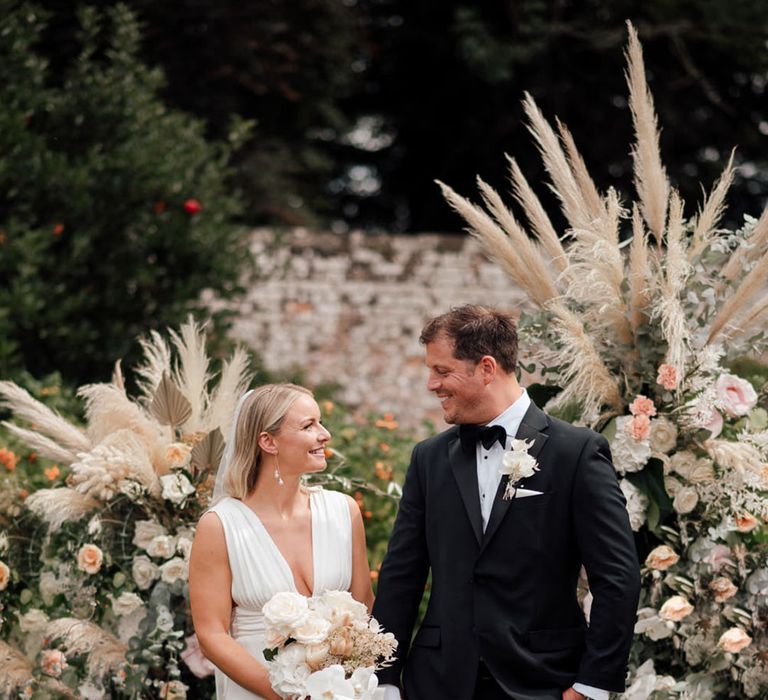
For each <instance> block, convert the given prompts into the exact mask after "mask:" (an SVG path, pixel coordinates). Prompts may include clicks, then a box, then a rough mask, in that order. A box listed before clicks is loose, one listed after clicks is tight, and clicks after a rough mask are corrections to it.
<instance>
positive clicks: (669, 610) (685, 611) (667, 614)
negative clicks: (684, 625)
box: [659, 595, 693, 622]
mask: <svg viewBox="0 0 768 700" xmlns="http://www.w3.org/2000/svg"><path fill="white" fill-rule="evenodd" d="M692 612H693V605H691V604H690V603H689V602H688V601H687V600H686V599H685V598H683V596H681V595H675V596H672V597H671V598H669V599H668V600H666V601H665V602H664V605H662V606H661V610H659V617H660V618H661V619H662V620H671V621H673V622H679V621H680V620H682V619H683V618H684V617H688V615H690V614H691V613H692Z"/></svg>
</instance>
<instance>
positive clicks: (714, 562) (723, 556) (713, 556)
mask: <svg viewBox="0 0 768 700" xmlns="http://www.w3.org/2000/svg"><path fill="white" fill-rule="evenodd" d="M703 561H704V562H705V563H706V564H709V565H710V566H711V567H712V570H713V571H720V569H722V568H723V567H724V566H725V565H726V564H733V559H731V550H730V549H729V548H728V547H726V546H725V545H724V544H716V545H715V546H714V547H712V551H711V552H710V553H709V555H708V556H707V557H706V558H705V559H704V560H703Z"/></svg>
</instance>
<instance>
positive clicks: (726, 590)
mask: <svg viewBox="0 0 768 700" xmlns="http://www.w3.org/2000/svg"><path fill="white" fill-rule="evenodd" d="M709 590H710V591H712V593H714V597H715V601H717V602H718V603H724V602H725V601H726V600H728V599H729V598H733V596H735V595H736V593H737V592H738V590H739V589H738V588H736V586H735V585H734V584H733V581H731V579H729V578H727V577H725V576H718V577H717V578H715V579H712V581H710V583H709Z"/></svg>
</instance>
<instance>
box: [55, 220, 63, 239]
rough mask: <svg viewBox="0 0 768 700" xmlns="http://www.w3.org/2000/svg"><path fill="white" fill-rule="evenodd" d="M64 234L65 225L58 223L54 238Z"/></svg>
mask: <svg viewBox="0 0 768 700" xmlns="http://www.w3.org/2000/svg"><path fill="white" fill-rule="evenodd" d="M62 233H64V224H62V223H58V224H56V225H55V226H54V227H53V235H54V236H60V235H61V234H62Z"/></svg>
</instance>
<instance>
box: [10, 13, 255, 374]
mask: <svg viewBox="0 0 768 700" xmlns="http://www.w3.org/2000/svg"><path fill="white" fill-rule="evenodd" d="M3 5H4V15H5V16H4V24H3V29H2V42H0V245H1V246H2V247H0V252H1V254H0V277H1V278H2V279H3V280H4V284H3V286H2V287H0V331H4V332H3V333H2V334H0V335H1V336H2V338H3V340H2V341H0V375H8V374H9V373H11V372H16V371H18V370H19V369H20V368H21V367H26V368H27V369H28V370H29V371H30V372H32V373H33V374H34V375H38V376H39V375H42V374H46V373H48V372H51V371H54V370H57V371H60V372H61V373H62V375H63V376H65V377H66V378H67V379H69V380H72V381H75V382H78V383H80V382H84V381H90V380H93V379H96V378H98V379H103V378H104V377H105V375H107V374H108V371H109V368H110V366H111V364H112V362H113V361H114V358H116V357H124V356H125V355H126V353H127V352H128V351H129V349H131V348H132V347H133V348H134V351H135V346H132V345H131V343H132V339H133V338H134V337H135V336H137V335H138V334H139V333H145V332H146V331H147V330H148V329H150V328H158V327H164V326H169V325H174V324H177V323H178V322H179V321H181V320H182V319H183V318H184V316H185V315H186V314H187V313H188V312H189V311H190V310H193V309H195V308H196V307H197V305H198V298H199V295H200V292H201V291H202V290H203V289H205V288H213V289H214V290H216V291H217V292H218V293H219V294H222V295H224V296H226V295H230V294H232V293H233V292H234V291H236V289H237V280H238V278H239V271H240V270H241V268H242V265H243V262H244V261H245V260H247V253H246V251H245V249H244V246H243V235H242V232H241V231H240V230H239V229H238V227H237V226H236V225H235V221H236V219H237V217H238V216H239V213H240V211H241V202H240V200H239V198H238V197H237V196H236V195H232V194H231V193H230V188H229V187H228V185H227V178H228V177H229V175H230V174H231V170H230V166H229V163H230V161H231V158H232V155H233V152H234V150H235V149H236V148H237V146H238V144H240V143H241V142H242V141H243V140H244V139H245V138H246V137H247V135H248V131H249V125H248V124H246V123H244V122H236V123H235V124H234V126H233V129H232V133H231V135H230V139H229V141H228V142H215V143H209V142H207V141H206V139H205V138H204V128H203V124H202V122H200V121H199V120H196V119H193V118H191V117H189V116H187V115H185V114H183V113H181V112H177V111H173V110H170V109H168V108H167V107H166V105H165V104H164V102H163V100H162V99H161V98H160V97H159V93H160V91H161V90H162V88H163V86H164V78H163V75H162V72H161V71H159V70H157V69H152V68H149V67H147V66H146V65H144V64H142V63H141V61H140V60H139V59H138V50H139V45H140V27H139V24H138V22H137V20H136V18H135V17H134V15H133V14H132V13H131V12H130V11H129V10H128V9H127V8H126V7H125V6H123V5H117V6H115V7H114V8H112V9H110V10H108V11H106V12H98V11H96V10H93V9H86V10H83V11H81V12H80V14H79V22H80V27H81V29H80V33H79V37H78V43H77V46H78V51H77V54H76V56H74V58H72V59H71V60H69V61H67V62H65V63H64V64H62V65H55V66H54V65H49V63H48V62H47V60H46V59H45V57H44V55H45V52H44V51H43V49H44V48H45V46H44V40H45V37H46V33H45V32H46V27H47V19H48V18H47V16H46V15H45V14H44V13H42V12H40V11H39V10H38V9H37V8H36V7H35V6H33V5H31V4H29V3H22V4H20V5H19V4H12V3H3ZM14 5H16V6H14ZM6 6H9V7H13V9H7V8H6ZM196 203H198V204H199V206H200V209H199V211H198V209H197V205H196Z"/></svg>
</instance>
